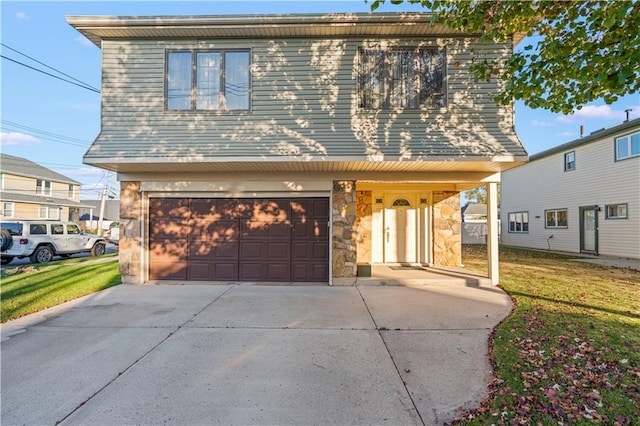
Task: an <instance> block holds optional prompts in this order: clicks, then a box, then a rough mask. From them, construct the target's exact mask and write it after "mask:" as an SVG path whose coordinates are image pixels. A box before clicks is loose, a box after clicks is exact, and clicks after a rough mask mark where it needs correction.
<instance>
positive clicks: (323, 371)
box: [0, 283, 511, 425]
mask: <svg viewBox="0 0 640 426" xmlns="http://www.w3.org/2000/svg"><path fill="white" fill-rule="evenodd" d="M510 309H511V301H510V299H509V298H508V297H507V296H506V295H505V294H504V293H503V292H502V291H501V290H500V289H497V288H495V287H490V286H484V285H478V286H469V285H451V284H449V285H448V284H446V283H443V284H429V285H421V286H420V285H417V286H413V287H406V286H382V285H358V286H357V287H325V286H267V285H218V286H214V285H148V286H124V285H121V286H117V287H112V288H110V289H107V290H104V291H102V292H99V293H96V294H94V295H91V296H88V297H85V298H83V299H81V300H79V301H74V302H71V303H68V304H65V305H62V306H60V307H58V308H54V309H53V310H49V311H45V312H44V313H42V314H36V315H32V316H28V317H25V318H22V319H19V320H16V321H12V322H10V323H7V324H4V325H3V326H2V340H3V341H2V343H1V350H2V378H1V380H2V383H1V385H2V387H1V389H2V401H1V402H2V415H1V418H0V420H1V422H2V425H14V424H56V423H62V424H64V425H66V424H164V423H167V424H190V425H193V424H225V425H227V424H236V425H249V424H260V425H263V424H278V425H294V424H295V425H306V424H318V425H325V424H334V425H381V424H388V425H414V424H418V425H421V424H426V425H436V424H443V423H444V422H446V421H447V420H450V419H451V418H452V417H454V416H455V415H456V414H457V413H459V410H461V409H466V408H472V407H475V406H476V405H477V403H478V402H479V401H480V400H481V399H482V398H483V397H484V396H485V395H486V383H487V381H488V380H489V379H490V378H491V368H490V364H489V360H488V357H487V338H488V335H489V333H490V332H491V329H492V328H493V327H494V326H495V325H496V324H497V323H498V322H499V321H500V320H502V319H503V318H504V317H505V316H506V315H507V314H508V313H509V311H510Z"/></svg>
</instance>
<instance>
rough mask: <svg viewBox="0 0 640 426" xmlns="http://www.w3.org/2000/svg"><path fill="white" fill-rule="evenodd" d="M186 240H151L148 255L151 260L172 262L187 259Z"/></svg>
mask: <svg viewBox="0 0 640 426" xmlns="http://www.w3.org/2000/svg"><path fill="white" fill-rule="evenodd" d="M187 247H188V245H187V241H186V240H177V241H176V240H169V239H163V240H156V241H152V242H151V246H150V247H149V256H150V258H151V259H152V260H158V261H165V262H172V261H176V262H177V261H186V260H187Z"/></svg>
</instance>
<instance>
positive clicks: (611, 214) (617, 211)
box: [605, 204, 629, 219]
mask: <svg viewBox="0 0 640 426" xmlns="http://www.w3.org/2000/svg"><path fill="white" fill-rule="evenodd" d="M605 213H606V217H605V218H606V219H627V218H628V217H629V216H628V213H627V204H609V205H607V206H606V210H605Z"/></svg>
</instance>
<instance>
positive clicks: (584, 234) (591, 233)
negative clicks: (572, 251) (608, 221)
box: [580, 206, 598, 254]
mask: <svg viewBox="0 0 640 426" xmlns="http://www.w3.org/2000/svg"><path fill="white" fill-rule="evenodd" d="M580 252H581V253H590V254H598V206H587V207H580Z"/></svg>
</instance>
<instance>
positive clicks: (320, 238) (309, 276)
mask: <svg viewBox="0 0 640 426" xmlns="http://www.w3.org/2000/svg"><path fill="white" fill-rule="evenodd" d="M67 21H68V22H69V23H70V24H71V25H72V26H73V27H75V28H76V29H77V30H78V31H80V32H81V33H82V34H84V35H85V36H86V37H87V38H89V39H90V40H91V41H92V42H94V43H95V44H96V45H97V46H98V47H100V48H101V49H102V120H101V132H100V134H99V136H98V137H97V139H96V140H95V142H94V143H93V145H92V146H91V147H90V148H89V150H88V152H87V153H86V154H85V156H84V162H85V163H86V164H91V165H94V166H97V167H101V168H104V169H107V170H112V171H115V172H117V174H118V179H119V181H120V182H121V195H120V202H121V215H120V218H121V239H120V265H121V272H122V277H123V281H124V282H128V283H144V282H148V281H155V280H194V281H200V280H205V281H283V282H297V281H319V282H328V283H331V284H352V283H354V282H355V277H356V274H357V270H358V264H377V263H386V264H393V263H409V264H412V263H416V264H424V265H439V266H459V265H460V264H461V232H460V223H461V215H460V197H459V193H460V191H462V190H465V189H468V188H471V187H475V186H478V185H479V184H480V185H486V186H487V188H488V194H489V197H488V198H489V202H488V205H489V208H488V216H489V222H490V224H491V225H490V226H489V231H488V233H489V235H488V241H489V250H488V252H489V254H488V262H489V271H490V272H489V275H490V277H491V279H492V281H493V282H494V283H496V282H497V281H498V263H497V262H498V253H497V225H496V224H497V201H496V200H497V183H498V182H499V179H500V172H501V171H504V170H507V169H509V168H511V167H514V166H516V165H518V164H521V163H522V162H525V161H526V160H527V153H526V152H525V149H524V148H523V146H522V144H521V142H520V141H519V139H518V137H517V136H516V134H515V131H514V118H513V114H514V110H513V105H509V106H501V105H497V104H496V103H495V102H494V101H493V95H494V94H495V93H496V92H497V91H498V90H499V88H500V87H499V84H501V83H500V82H497V81H492V82H484V81H476V80H475V79H474V78H473V77H472V75H471V74H470V73H469V70H468V67H469V65H470V64H471V63H472V61H473V60H474V55H475V58H476V59H477V58H480V57H481V58H482V59H483V60H484V59H488V60H492V59H497V60H500V59H501V58H507V57H508V56H509V55H510V54H511V53H512V51H513V47H514V45H515V44H516V43H517V42H518V41H519V40H520V38H521V35H515V36H514V38H513V39H512V40H508V41H507V42H504V43H496V44H484V43H481V42H479V40H478V39H479V36H478V35H477V34H462V33H459V32H455V31H452V30H450V29H448V28H447V27H445V26H442V25H432V16H431V15H430V14H424V13H410V14H406V13H405V14H324V15H321V14H312V15H268V16H254V15H251V16H238V15H236V16H152V17H116V16H69V17H67ZM363 270H364V268H363Z"/></svg>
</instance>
